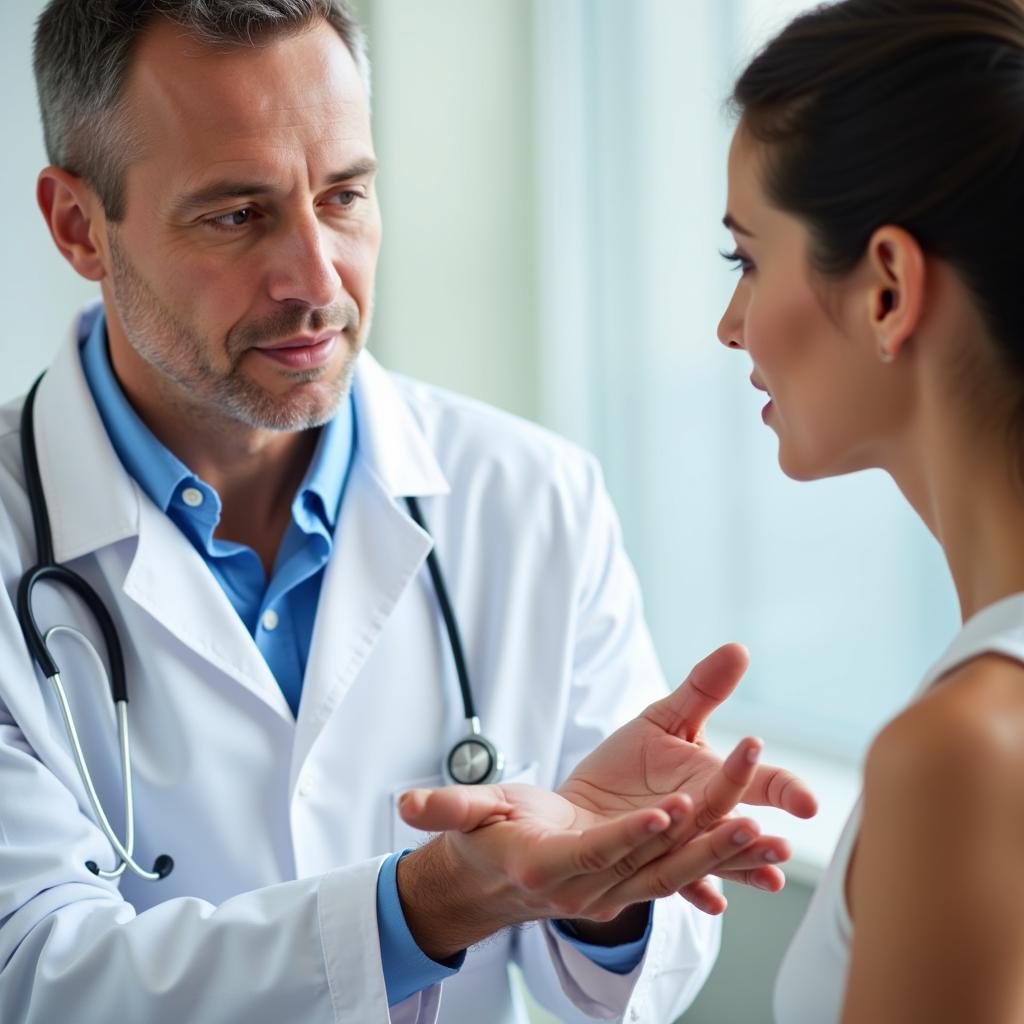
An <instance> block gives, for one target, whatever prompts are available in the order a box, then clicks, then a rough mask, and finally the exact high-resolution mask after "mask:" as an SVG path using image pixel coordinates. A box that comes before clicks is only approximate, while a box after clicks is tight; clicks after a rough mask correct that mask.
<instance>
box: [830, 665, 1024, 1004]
mask: <svg viewBox="0 0 1024 1024" xmlns="http://www.w3.org/2000/svg"><path fill="white" fill-rule="evenodd" d="M1022 864H1024V665H1022V664H1021V663H1020V662H1019V661H1016V660H1014V659H1011V658H1006V657H1003V656H1001V655H998V654H984V655H982V656H980V657H977V658H975V659H973V660H972V661H969V662H967V663H965V664H963V665H962V666H960V667H959V668H957V669H955V670H954V671H952V672H950V673H949V674H948V675H946V676H945V677H944V678H943V679H941V680H940V682H939V683H938V684H936V685H935V686H934V687H933V688H932V689H931V690H929V691H928V692H927V693H926V694H925V695H924V696H923V697H922V698H920V699H919V700H917V701H915V702H914V703H913V704H911V705H910V706H909V707H908V708H907V709H906V710H905V711H903V712H902V713H901V714H900V715H898V716H897V717H896V718H894V719H893V720H892V721H891V722H890V723H889V724H888V725H887V726H886V727H885V728H884V729H883V730H882V731H881V733H880V734H879V735H878V737H877V738H876V740H875V741H874V743H873V744H872V747H871V750H870V751H869V754H868V758H867V763H866V767H865V780H864V804H863V818H862V822H861V827H860V832H859V836H858V840H857V846H856V849H855V853H854V857H853V860H852V862H851V866H850V869H849V874H848V877H847V882H846V891H847V902H848V905H849V909H850V913H851V916H852V919H853V957H852V961H851V971H850V978H849V984H848V993H847V1004H846V1009H847V1014H846V1015H845V1016H844V1021H846V1020H849V1021H861V1020H867V1019H870V1017H871V1014H872V1013H874V1012H875V1011H877V1010H878V1008H879V1007H880V1006H882V1005H885V1004H887V1005H889V1006H890V1007H892V1006H899V1005H905V1006H907V1007H908V1012H909V1010H910V1008H911V1007H912V1008H913V1010H914V1013H917V1012H918V1011H921V1012H925V1011H928V1012H931V1010H932V1009H934V1010H935V1012H936V1013H939V1016H938V1017H930V1018H928V1019H935V1020H938V1019H941V1020H953V1019H957V1020H961V1019H963V1020H967V1019H971V1020H978V1021H989V1020H991V1021H997V1020H998V1021H1003V1020H1006V1021H1009V1020H1021V1019H1024V981H1022V979H1024V914H1021V913H1020V909H1019V908H1020V907H1021V906H1022V905H1024V871H1022V870H1021V865H1022ZM925 993H927V994H925ZM940 1011H941V1012H940ZM961 1011H964V1012H968V1016H962V1017H958V1016H956V1014H957V1013H959V1012H961ZM947 1012H948V1014H950V1015H943V1014H947ZM907 1019H915V1020H916V1019H924V1018H919V1017H917V1016H913V1017H912V1018H911V1017H908V1018H907Z"/></svg>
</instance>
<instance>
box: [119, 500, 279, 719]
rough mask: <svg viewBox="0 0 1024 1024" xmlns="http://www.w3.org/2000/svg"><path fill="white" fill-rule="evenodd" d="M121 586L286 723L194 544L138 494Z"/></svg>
mask: <svg viewBox="0 0 1024 1024" xmlns="http://www.w3.org/2000/svg"><path fill="white" fill-rule="evenodd" d="M124 592H125V594H126V595H127V596H128V597H129V598H131V599H132V600H133V601H134V602H135V603H136V604H137V605H139V607H141V608H142V609H144V610H145V611H146V612H148V613H149V614H150V615H151V616H152V617H153V618H154V619H155V620H156V621H157V622H158V623H159V624H160V625H161V626H162V627H163V628H164V629H166V630H168V631H169V632H170V633H171V634H172V635H173V636H174V637H175V638H176V639H177V640H179V641H180V642H181V643H183V644H185V645H186V646H187V647H189V648H191V650H193V651H194V652H195V653H196V654H198V655H199V656H200V657H201V658H203V659H204V660H205V661H206V662H207V663H209V664H210V665H213V666H214V667H216V668H218V669H220V671H221V672H223V673H224V674H225V675H226V676H229V677H230V678H231V679H233V680H234V681H235V682H236V683H238V684H239V685H241V686H243V687H245V689H247V690H248V691H249V692H250V693H252V694H253V695H254V696H256V697H258V698H259V699H260V700H262V701H263V702H264V703H266V704H268V705H269V706H270V707H271V708H272V709H273V710H274V711H275V712H276V713H277V714H278V715H280V716H281V717H282V718H283V719H285V720H286V721H287V722H288V724H289V725H291V724H292V723H293V722H294V719H293V717H292V712H291V708H289V707H288V702H287V701H286V700H285V698H284V694H283V693H282V692H281V687H280V686H278V684H277V680H276V679H275V678H274V675H273V673H272V672H271V671H270V666H269V665H267V663H266V660H265V659H264V657H263V655H262V654H261V653H260V649H259V648H258V647H257V646H256V642H255V641H254V640H253V638H252V637H251V636H250V635H249V632H248V631H247V630H246V628H245V624H244V623H243V622H242V620H241V619H240V618H239V617H238V613H237V612H236V611H235V609H234V608H233V607H232V606H231V602H230V601H229V600H228V597H227V595H226V594H225V593H224V590H223V589H222V588H221V586H220V585H219V584H218V583H217V581H216V579H215V578H214V577H213V574H212V573H211V572H210V570H209V569H208V568H207V566H206V563H205V562H204V561H203V559H202V557H201V556H200V555H199V553H198V552H197V551H196V550H195V548H194V547H193V546H192V545H191V544H190V543H189V542H188V541H187V540H186V539H185V537H183V536H182V534H181V532H180V531H179V530H178V528H177V527H176V526H175V525H174V523H173V522H172V521H171V520H170V519H169V518H168V517H167V516H166V515H164V513H163V512H161V511H160V510H159V509H158V508H157V507H156V506H155V505H153V503H152V502H151V501H149V499H148V498H147V497H146V496H145V495H142V496H140V522H139V543H138V547H137V549H136V552H135V558H134V559H133V560H132V564H131V568H130V569H129V570H128V576H127V578H126V579H125V583H124Z"/></svg>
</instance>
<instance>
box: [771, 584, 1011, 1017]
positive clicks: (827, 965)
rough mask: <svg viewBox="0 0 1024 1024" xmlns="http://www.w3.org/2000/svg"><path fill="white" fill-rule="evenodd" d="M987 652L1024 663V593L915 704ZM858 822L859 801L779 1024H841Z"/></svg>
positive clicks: (968, 629)
mask: <svg viewBox="0 0 1024 1024" xmlns="http://www.w3.org/2000/svg"><path fill="white" fill-rule="evenodd" d="M989 653H992V654H1002V655H1005V656H1006V657H1008V658H1014V659H1016V660H1017V661H1020V662H1022V663H1024V594H1014V595H1012V596H1011V597H1007V598H1004V599H1003V600H1001V601H997V602H996V603H995V604H993V605H989V606H988V607H987V608H984V609H982V610H981V611H980V612H978V613H977V614H976V615H974V616H972V617H971V619H970V620H969V621H968V622H967V623H966V624H965V625H964V627H963V628H962V629H961V630H960V632H959V633H958V634H957V635H956V637H955V638H954V640H953V642H952V643H951V644H950V646H949V647H948V648H947V650H946V653H945V654H943V655H942V657H941V658H940V659H939V660H938V661H937V662H936V663H935V664H934V665H933V666H932V667H931V669H929V671H928V674H927V675H926V676H925V678H924V681H923V682H922V684H921V686H920V687H919V689H918V691H917V694H916V695H915V698H914V699H915V700H916V699H917V698H918V697H920V696H921V694H923V693H924V692H925V691H926V690H927V689H928V688H929V687H930V686H932V685H933V684H934V683H935V682H936V681H937V680H938V679H940V678H941V677H942V676H944V675H946V673H948V672H950V671H951V670H952V669H955V668H956V667H957V666H959V665H961V664H963V663H964V662H966V661H969V660H970V659H971V658H974V657H977V656H978V655H980V654H989ZM860 819H861V800H858V801H857V804H856V806H855V807H854V809H853V811H852V812H851V814H850V818H849V820H848V821H847V823H846V827H845V828H844V829H843V834H842V836H841V837H840V839H839V844H838V846H837V847H836V852H835V853H834V854H833V856H832V863H831V864H829V866H828V869H827V870H826V872H825V875H824V877H823V878H822V880H821V882H820V884H819V885H818V888H817V890H816V891H815V893H814V896H813V897H812V899H811V903H810V906H809V907H808V908H807V914H806V915H805V917H804V919H803V922H802V923H801V925H800V927H799V929H797V933H796V935H795V936H794V937H793V941H792V943H791V944H790V947H789V950H788V951H787V953H786V956H785V958H784V959H783V961H782V967H781V968H780V970H779V977H778V980H777V981H776V983H775V1020H776V1024H838V1022H839V1019H840V1016H841V1014H842V1008H843V993H844V991H845V988H846V972H847V969H848V966H849V958H850V940H851V938H852V935H853V922H852V921H851V920H850V914H849V911H848V910H847V907H846V891H845V890H846V873H847V867H848V865H849V863H850V852H851V850H852V849H853V845H854V842H855V841H856V838H857V831H858V829H859V827H860Z"/></svg>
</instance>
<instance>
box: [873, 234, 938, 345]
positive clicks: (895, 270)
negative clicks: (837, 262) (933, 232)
mask: <svg viewBox="0 0 1024 1024" xmlns="http://www.w3.org/2000/svg"><path fill="white" fill-rule="evenodd" d="M867 261H868V268H869V271H870V274H869V284H868V296H867V300H868V315H869V318H870V329H871V332H872V333H873V335H874V338H875V342H876V345H877V347H878V357H879V359H881V360H882V362H885V363H891V362H893V361H894V360H895V359H897V358H898V357H899V355H900V353H901V352H902V351H903V348H904V346H905V345H906V343H907V341H908V340H909V339H910V338H911V336H912V335H913V333H914V331H915V330H916V329H917V325H918V323H919V322H920V320H921V310H922V306H923V304H924V287H925V259H924V253H923V252H922V250H921V246H920V245H919V244H918V241H917V239H916V238H914V236H913V235H911V234H910V232H908V231H905V230H904V229H903V228H898V227H893V226H892V225H886V226H885V227H881V228H878V230H876V231H875V233H874V234H873V235H872V236H871V240H870V241H869V242H868V248H867Z"/></svg>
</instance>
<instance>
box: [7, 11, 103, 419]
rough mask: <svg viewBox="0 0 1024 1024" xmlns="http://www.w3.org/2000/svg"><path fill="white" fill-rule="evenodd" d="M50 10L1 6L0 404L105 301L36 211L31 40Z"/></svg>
mask: <svg viewBox="0 0 1024 1024" xmlns="http://www.w3.org/2000/svg"><path fill="white" fill-rule="evenodd" d="M43 6H44V4H43V2H42V0H3V2H2V3H0V95H2V96H3V97H4V104H5V108H6V110H7V113H6V115H5V116H6V118H7V126H8V128H7V131H8V134H7V149H6V151H5V152H4V154H3V159H0V195H2V196H3V197H4V240H3V245H2V246H0V309H3V311H4V321H5V323H4V330H3V336H2V340H0V402H4V401H6V400H7V399H9V398H12V397H13V396H14V395H17V394H19V393H21V392H22V391H24V390H25V388H26V387H27V386H28V384H29V383H31V381H32V378H33V377H35V375H36V374H37V373H39V371H40V370H42V369H43V368H44V367H45V366H46V364H47V363H48V362H49V360H50V358H51V356H52V355H53V352H54V351H55V349H56V348H57V347H58V346H59V345H60V343H61V341H62V340H63V338H64V336H65V333H66V331H67V327H68V324H69V322H70V319H71V316H72V314H73V313H74V311H75V309H76V308H77V307H78V306H79V305H80V304H81V303H82V302H84V301H86V300H87V299H88V298H90V297H92V296H93V295H96V294H98V291H97V288H96V286H95V285H93V284H90V283H89V282H88V281H83V280H82V279H81V278H79V277H78V276H77V275H76V274H75V273H74V271H73V270H71V268H70V267H69V266H68V265H67V264H66V263H65V262H64V260H63V259H62V258H61V256H60V255H59V254H58V252H57V250H56V249H55V248H54V247H53V243H52V242H51V241H50V236H49V234H48V232H47V230H46V225H45V224H44V223H43V218H42V217H41V216H40V214H39V210H38V208H37V207H36V201H35V180H36V175H37V174H38V173H39V170H40V168H41V167H43V166H44V165H45V163H46V157H45V155H44V153H43V138H42V130H41V128H40V127H39V113H38V107H37V104H36V99H35V85H34V83H33V80H32V32H33V28H34V24H35V19H36V17H37V16H38V14H39V12H40V11H41V10H42V9H43Z"/></svg>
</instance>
